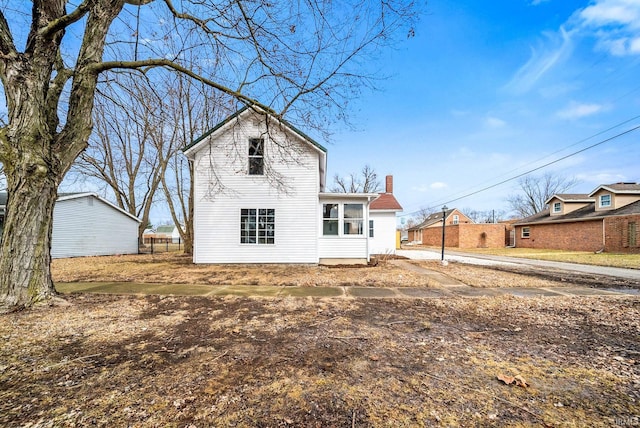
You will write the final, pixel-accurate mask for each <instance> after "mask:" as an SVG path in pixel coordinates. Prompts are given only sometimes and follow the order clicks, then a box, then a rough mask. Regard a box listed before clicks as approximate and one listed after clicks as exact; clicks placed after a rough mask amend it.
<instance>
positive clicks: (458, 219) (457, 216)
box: [453, 214, 460, 224]
mask: <svg viewBox="0 0 640 428" xmlns="http://www.w3.org/2000/svg"><path fill="white" fill-rule="evenodd" d="M458 223H460V216H459V215H458V214H456V215H454V216H453V224H458Z"/></svg>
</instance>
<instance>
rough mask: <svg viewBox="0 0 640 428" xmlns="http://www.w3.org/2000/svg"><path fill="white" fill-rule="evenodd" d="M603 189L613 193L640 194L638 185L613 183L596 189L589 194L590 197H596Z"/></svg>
mask: <svg viewBox="0 0 640 428" xmlns="http://www.w3.org/2000/svg"><path fill="white" fill-rule="evenodd" d="M601 189H604V190H608V191H609V192H611V193H622V194H624V193H627V194H640V184H638V183H613V184H602V185H600V186H598V187H596V189H595V190H594V191H593V192H591V193H589V196H593V195H595V194H596V193H597V192H598V191H599V190H601Z"/></svg>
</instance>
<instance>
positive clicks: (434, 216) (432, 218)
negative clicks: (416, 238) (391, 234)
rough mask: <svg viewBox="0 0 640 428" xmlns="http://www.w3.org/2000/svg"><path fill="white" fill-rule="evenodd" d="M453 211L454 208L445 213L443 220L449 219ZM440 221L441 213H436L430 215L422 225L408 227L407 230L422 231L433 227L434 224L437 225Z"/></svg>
mask: <svg viewBox="0 0 640 428" xmlns="http://www.w3.org/2000/svg"><path fill="white" fill-rule="evenodd" d="M454 210H455V208H452V209H450V210H447V211H446V215H445V218H447V217H449V215H450V214H451V213H452V212H453V211H454ZM441 221H442V211H438V212H435V213H433V214H430V215H429V217H427V218H426V219H425V220H424V221H423V222H422V223H420V224H418V225H416V226H413V227H410V228H409V230H414V229H424V228H425V227H429V226H431V225H434V224H436V223H439V222H441Z"/></svg>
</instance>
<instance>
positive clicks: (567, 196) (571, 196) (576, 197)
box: [544, 193, 593, 204]
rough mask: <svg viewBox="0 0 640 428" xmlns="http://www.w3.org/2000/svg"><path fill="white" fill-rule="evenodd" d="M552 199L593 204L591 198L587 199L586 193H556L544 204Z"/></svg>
mask: <svg viewBox="0 0 640 428" xmlns="http://www.w3.org/2000/svg"><path fill="white" fill-rule="evenodd" d="M554 198H555V199H559V200H561V201H562V202H593V198H591V197H589V195H588V194H586V193H556V194H555V195H552V196H551V197H550V198H549V199H547V200H546V201H545V202H544V203H545V204H548V203H549V202H551V200H552V199H554Z"/></svg>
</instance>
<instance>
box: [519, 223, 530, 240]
mask: <svg viewBox="0 0 640 428" xmlns="http://www.w3.org/2000/svg"><path fill="white" fill-rule="evenodd" d="M525 230H526V232H525ZM525 233H526V235H525ZM520 237H521V238H522V239H529V238H530V237H531V227H529V226H524V227H523V228H522V232H521V234H520Z"/></svg>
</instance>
